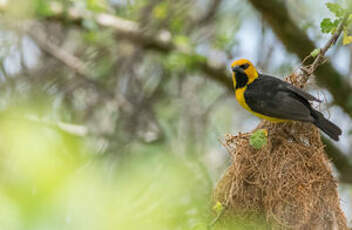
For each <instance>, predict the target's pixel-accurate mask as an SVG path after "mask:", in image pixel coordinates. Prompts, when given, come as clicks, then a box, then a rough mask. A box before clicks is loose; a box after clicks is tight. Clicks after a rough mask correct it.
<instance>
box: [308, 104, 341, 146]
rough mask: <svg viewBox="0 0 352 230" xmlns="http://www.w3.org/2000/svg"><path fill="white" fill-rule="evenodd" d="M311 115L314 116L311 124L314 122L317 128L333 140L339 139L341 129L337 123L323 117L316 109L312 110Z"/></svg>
mask: <svg viewBox="0 0 352 230" xmlns="http://www.w3.org/2000/svg"><path fill="white" fill-rule="evenodd" d="M313 116H314V118H315V121H314V122H313V124H315V125H316V126H317V127H318V128H319V129H321V130H322V131H323V132H324V133H326V134H327V135H328V136H329V137H331V138H332V139H334V140H335V141H338V140H339V136H340V135H341V134H342V130H341V129H340V128H339V127H338V126H337V125H335V124H334V123H332V122H331V121H329V120H327V119H325V117H324V115H323V114H322V113H320V112H318V111H316V110H313Z"/></svg>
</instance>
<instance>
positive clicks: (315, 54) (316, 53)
mask: <svg viewBox="0 0 352 230" xmlns="http://www.w3.org/2000/svg"><path fill="white" fill-rule="evenodd" d="M319 53H320V49H315V50H313V51H312V52H311V53H310V55H311V56H312V57H316V56H317V55H318V54H319Z"/></svg>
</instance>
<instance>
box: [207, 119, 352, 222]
mask: <svg viewBox="0 0 352 230" xmlns="http://www.w3.org/2000/svg"><path fill="white" fill-rule="evenodd" d="M263 128H264V129H266V130H267V131H268V143H267V145H265V146H264V147H262V148H261V149H259V150H256V149H255V148H253V147H252V146H251V145H250V144H249V138H250V133H245V134H241V133H240V134H239V135H237V136H232V135H227V136H226V138H225V143H224V144H225V147H226V148H227V149H228V151H229V153H230V155H231V157H232V164H231V166H230V167H229V168H228V169H227V171H226V173H225V174H224V176H223V177H222V178H221V180H220V181H219V182H218V184H217V187H216V189H215V192H214V199H215V201H220V202H221V203H222V204H223V205H224V206H225V207H226V211H225V215H226V216H229V215H239V216H246V215H247V216H248V215H249V214H250V213H251V214H253V213H255V214H256V215H262V216H264V218H265V220H266V222H267V223H268V224H269V225H270V226H272V228H275V229H347V225H346V219H345V217H344V214H343V212H342V211H341V209H340V206H339V196H338V193H337V184H336V181H335V179H334V177H333V175H332V170H331V166H330V162H329V160H328V158H327V156H326V154H325V152H324V145H323V143H322V142H321V139H320V134H319V131H318V129H317V128H315V127H314V126H313V125H312V124H308V123H301V122H288V123H271V122H268V121H262V122H261V123H260V124H259V126H258V127H257V129H263ZM273 226H275V227H273Z"/></svg>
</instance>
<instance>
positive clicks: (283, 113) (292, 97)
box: [231, 59, 342, 141]
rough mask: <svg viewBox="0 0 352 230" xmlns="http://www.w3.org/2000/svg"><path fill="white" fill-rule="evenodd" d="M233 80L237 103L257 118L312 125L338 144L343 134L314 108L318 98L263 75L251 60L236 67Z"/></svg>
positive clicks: (237, 64) (239, 63)
mask: <svg viewBox="0 0 352 230" xmlns="http://www.w3.org/2000/svg"><path fill="white" fill-rule="evenodd" d="M231 69H232V80H233V84H234V87H235V93H236V99H237V101H238V102H239V103H240V105H241V106H242V107H244V108H245V109H247V110H248V111H249V112H251V113H253V114H254V115H256V116H258V117H260V118H264V119H266V120H269V121H275V122H285V121H303V122H311V123H313V124H314V125H316V126H317V127H318V128H320V129H321V130H322V131H323V132H324V133H326V134H327V135H328V136H329V137H331V138H332V139H334V140H336V141H338V140H339V136H340V135H341V133H342V131H341V129H340V128H339V127H337V126H336V125H335V124H333V123H332V122H330V121H329V120H327V119H325V118H324V116H323V114H322V113H320V112H319V111H317V110H315V109H313V108H312V106H311V105H310V103H309V101H318V102H321V101H320V100H318V99H317V98H315V97H314V96H312V95H310V94H308V93H306V92H304V91H303V90H301V89H299V88H296V87H294V86H293V85H291V84H289V83H287V82H285V81H282V80H280V79H278V78H275V77H272V76H268V75H264V74H260V73H258V72H257V70H256V68H255V67H254V66H253V64H252V63H251V62H250V61H248V60H247V59H239V60H236V61H234V62H233V63H232V65H231Z"/></svg>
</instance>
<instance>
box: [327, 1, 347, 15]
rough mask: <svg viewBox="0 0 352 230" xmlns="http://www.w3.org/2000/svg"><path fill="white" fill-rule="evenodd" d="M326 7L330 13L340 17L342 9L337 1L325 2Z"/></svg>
mask: <svg viewBox="0 0 352 230" xmlns="http://www.w3.org/2000/svg"><path fill="white" fill-rule="evenodd" d="M326 7H327V8H328V9H329V10H330V12H331V13H334V14H335V15H336V17H338V18H340V17H343V15H344V9H343V8H342V7H341V6H340V5H339V4H338V3H331V2H329V3H326Z"/></svg>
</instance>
